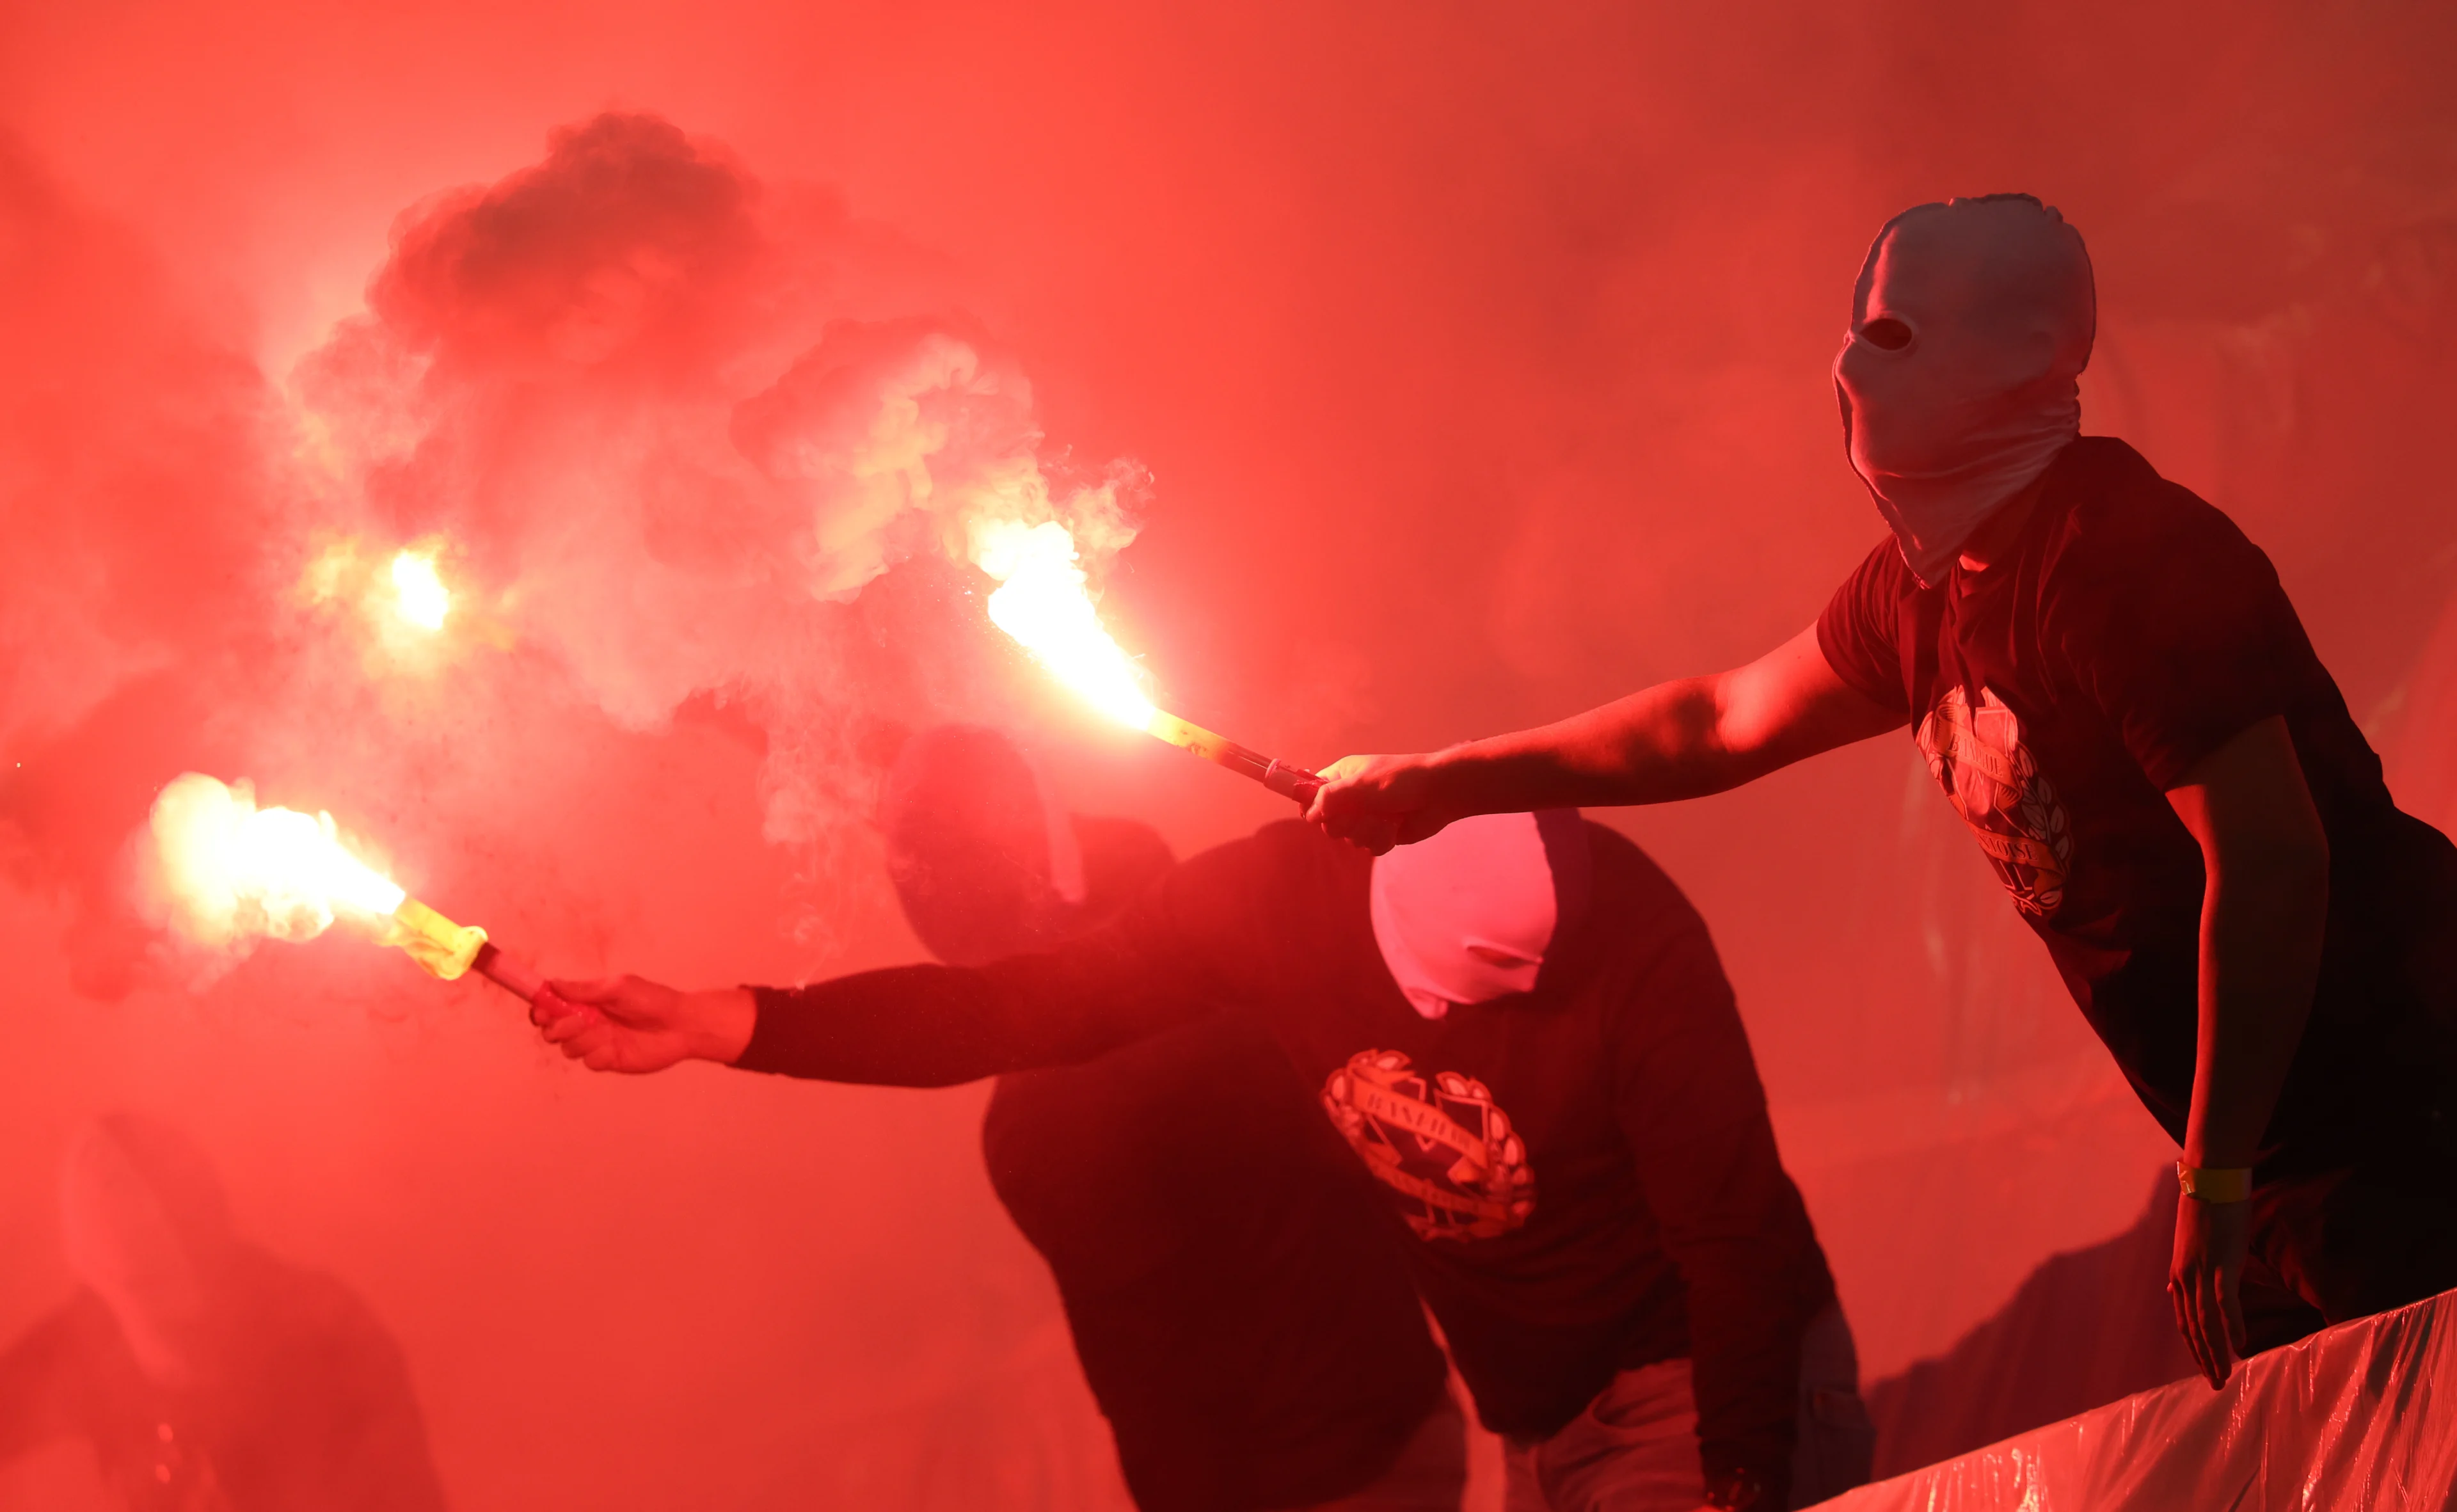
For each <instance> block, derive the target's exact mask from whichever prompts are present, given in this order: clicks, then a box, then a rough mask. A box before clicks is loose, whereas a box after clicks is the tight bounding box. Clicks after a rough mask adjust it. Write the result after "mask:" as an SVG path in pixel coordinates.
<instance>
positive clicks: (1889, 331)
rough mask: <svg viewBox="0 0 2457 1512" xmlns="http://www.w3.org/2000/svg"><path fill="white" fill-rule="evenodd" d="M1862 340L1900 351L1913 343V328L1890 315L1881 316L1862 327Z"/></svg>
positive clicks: (1887, 349)
mask: <svg viewBox="0 0 2457 1512" xmlns="http://www.w3.org/2000/svg"><path fill="white" fill-rule="evenodd" d="M1860 340H1862V341H1864V342H1868V343H1869V345H1870V346H1875V347H1881V348H1883V349H1884V350H1886V351H1889V352H1899V351H1901V350H1902V349H1903V348H1904V347H1906V346H1909V345H1910V344H1911V328H1910V326H1908V325H1905V324H1904V323H1903V322H1902V321H1897V320H1895V319H1893V318H1892V317H1890V316H1885V317H1880V318H1879V319H1877V320H1873V321H1869V323H1868V324H1866V325H1863V326H1861V327H1860Z"/></svg>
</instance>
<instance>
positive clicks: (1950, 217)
mask: <svg viewBox="0 0 2457 1512" xmlns="http://www.w3.org/2000/svg"><path fill="white" fill-rule="evenodd" d="M2097 324H2098V304H2097V297H2096V292H2095V290H2094V289H2093V287H2092V283H2091V271H2090V254H2089V252H2088V251H2087V250H2086V249H2085V248H2084V247H2083V246H2082V240H2081V234H2080V233H2079V232H2077V231H2075V230H2074V228H2073V227H2071V226H2069V225H2067V224H2065V222H2064V217H2061V216H2059V215H2057V214H2056V212H2055V211H2054V210H2053V209H2051V208H2049V207H2048V206H2045V205H2042V204H2040V203H2039V202H2038V201H2037V200H2036V199H2034V198H2032V197H2030V196H2028V195H1987V196H1983V197H1979V198H1976V199H1951V200H1948V201H1947V202H1946V203H1944V204H1941V205H1918V206H1915V207H1913V208H1911V209H1910V210H1906V211H1904V212H1903V213H1902V214H1901V215H1899V216H1896V217H1894V218H1893V219H1891V220H1889V221H1888V222H1886V226H1885V229H1884V230H1882V231H1880V232H1878V233H1877V239H1876V241H1875V243H1874V244H1873V245H1871V246H1870V247H1869V259H1868V261H1867V262H1866V263H1865V264H1863V265H1862V267H1861V269H1860V283H1859V287H1858V288H1857V289H1856V290H1855V291H1854V292H1853V294H1852V298H1851V332H1850V335H1849V336H1848V337H1847V338H1846V339H1845V341H1844V342H1843V350H1842V352H1841V353H1840V354H1839V355H1837V356H1836V358H1835V359H1834V388H1835V392H1836V394H1837V396H1838V397H1839V398H1840V399H1841V400H1842V404H1843V433H1844V443H1845V445H1846V447H1847V449H1848V452H1849V454H1850V458H1851V467H1852V470H1853V471H1855V472H1857V473H1859V475H1860V480H1861V481H1862V482H1863V483H1866V484H1867V485H1868V486H1869V492H1870V493H1871V494H1873V495H1875V496H1876V501H1877V508H1878V511H1879V512H1880V513H1882V514H1884V515H1885V517H1886V523H1887V524H1888V525H1889V526H1891V527H1892V528H1893V531H1894V538H1895V539H1896V540H1897V541H1899V542H1900V543H1901V544H1902V549H1903V560H1904V561H1906V562H1908V563H1909V564H1910V570H1911V571H1912V572H1913V573H1915V574H1917V576H1918V577H1919V580H1920V581H1921V582H1922V583H1924V584H1927V585H1929V586H1931V587H1934V586H1935V585H1936V584H1937V583H1939V582H1941V581H1942V580H1943V579H1944V576H1945V573H1946V570H1947V569H1949V568H1950V567H1951V566H1952V564H1953V560H1954V557H1955V556H1956V555H1957V554H1958V553H1959V552H1960V551H1961V549H1962V547H1963V545H1964V543H1966V542H1968V541H1969V540H1970V539H1971V537H1972V533H1973V532H1974V531H1976V530H1977V529H1978V528H1979V527H1980V525H1981V523H1982V522H1984V521H1985V520H1986V519H1987V518H1988V517H1989V516H1990V515H1991V514H1993V513H1994V512H1995V511H1996V510H1997V509H1998V508H2000V507H2003V506H2004V505H2005V504H2007V503H2008V502H2010V501H2011V500H2013V498H2014V497H2015V496H2016V495H2018V494H2020V493H2021V491H2022V490H2023V489H2024V488H2026V487H2030V486H2031V484H2033V483H2034V482H2035V481H2036V480H2037V479H2038V476H2039V474H2041V473H2042V472H2045V471H2046V470H2047V467H2048V464H2049V463H2051V462H2053V461H2054V460H2055V455H2056V453H2057V452H2059V451H2061V450H2063V449H2064V447H2065V444H2066V443H2068V442H2070V441H2072V440H2073V439H2074V437H2075V435H2077V434H2079V433H2080V430H2081V398H2080V395H2079V392H2078V389H2077V386H2076V384H2075V379H2077V378H2079V377H2080V376H2081V370H2082V369H2083V367H2085V366H2087V365H2088V364H2089V362H2090V348H2091V342H2092V339H2093V337H2094V336H2095V334H2096V329H2097Z"/></svg>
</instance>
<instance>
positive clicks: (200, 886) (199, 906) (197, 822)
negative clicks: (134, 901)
mask: <svg viewBox="0 0 2457 1512" xmlns="http://www.w3.org/2000/svg"><path fill="white" fill-rule="evenodd" d="M146 828H147V833H148V834H149V835H150V837H151V838H152V839H153V842H154V862H155V865H154V872H153V875H154V879H155V883H156V886H157V901H158V902H159V904H160V905H161V912H162V915H163V922H166V923H168V924H169V925H170V926H171V927H172V928H173V929H175V930H177V931H178V932H179V933H180V934H181V935H183V936H185V937H186V938H187V939H189V940H192V941H194V942H196V943H197V944H200V945H204V946H207V947H209V948H212V949H216V950H227V951H233V952H235V953H239V954H244V953H245V952H246V951H248V950H250V949H253V948H254V947H255V944H256V942H258V940H262V939H266V938H271V939H274V940H292V941H299V940H313V939H315V938H316V937H317V936H318V935H320V934H322V933H323V932H324V931H325V930H327V929H329V928H331V927H332V925H333V922H334V920H335V919H337V918H344V917H346V918H350V919H355V920H357V921H359V922H361V923H363V924H366V925H369V926H371V927H373V928H374V930H375V931H376V938H377V940H378V942H380V943H382V944H387V945H399V946H400V947H401V948H402V949H403V950H405V951H407V952H408V953H409V955H410V958H411V959H412V960H414V961H416V962H417V963H419V964H420V965H422V966H423V967H425V968H426V970H427V971H428V972H430V973H432V974H433V975H435V976H438V977H441V978H443V979H444V981H446V982H449V981H451V980H452V979H453V978H455V977H458V976H460V975H461V974H462V973H463V972H465V971H466V970H468V969H469V966H470V963H472V962H473V961H475V960H476V959H477V957H478V954H479V951H480V950H481V948H482V947H484V946H485V942H486V932H485V930H483V929H478V928H474V927H464V926H462V925H459V924H455V923H453V922H451V921H450V920H448V919H446V918H444V916H443V915H442V914H439V913H437V912H436V911H435V910H434V909H432V908H429V907H427V906H426V905H425V904H424V903H422V902H420V901H418V900H417V899H415V898H412V897H410V896H409V895H408V894H407V893H406V892H404V891H403V890H402V888H401V885H400V884H399V883H397V882H395V881H394V880H392V879H391V878H389V877H386V876H385V875H384V874H383V873H382V872H381V871H378V870H377V869H376V868H375V867H373V866H370V865H368V864H367V863H366V862H365V861H362V860H360V859H359V858H358V857H356V856H353V855H352V854H350V851H349V848H348V847H346V846H344V845H343V844H342V843H341V831H340V830H339V828H338V827H337V826H335V824H334V823H333V816H331V815H330V814H325V813H318V814H316V815H314V816H312V817H311V816H308V815H305V814H301V813H299V811H297V810H296V809H285V808H268V809H259V808H258V807H257V806H256V791H255V789H254V788H253V787H251V786H250V785H249V784H248V783H247V782H246V781H245V780H243V779H242V780H240V781H238V782H235V783H231V784H228V785H224V784H223V783H221V782H220V781H217V779H215V778H213V777H207V776H205V775H204V774H203V773H201V772H186V773H182V774H180V775H179V776H178V777H175V778H173V779H172V781H171V782H170V783H169V784H168V785H167V786H165V787H164V788H163V789H162V792H161V794H160V795H159V796H158V797H155V800H154V812H153V815H152V817H151V818H149V819H148V821H147V825H146Z"/></svg>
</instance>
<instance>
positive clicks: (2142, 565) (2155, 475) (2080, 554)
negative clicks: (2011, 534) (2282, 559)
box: [2049, 436, 2265, 575]
mask: <svg viewBox="0 0 2457 1512" xmlns="http://www.w3.org/2000/svg"><path fill="white" fill-rule="evenodd" d="M2049 487H2050V489H2051V490H2052V497H2054V499H2055V501H2056V502H2057V503H2059V504H2061V505H2062V512H2061V515H2060V516H2059V518H2058V519H2057V522H2056V528H2055V530H2054V537H2053V539H2052V540H2051V541H2050V543H2049V566H2050V568H2051V570H2075V569H2083V570H2092V571H2116V572H2121V573H2124V574H2126V575H2131V574H2134V573H2157V572H2163V571H2166V570H2171V569H2172V568H2173V566H2174V565H2175V563H2176V562H2177V561H2178V559H2179V558H2189V559H2192V560H2193V561H2194V563H2195V565H2196V566H2197V567H2206V566H2209V565H2212V564H2211V563H2210V562H2209V560H2208V559H2209V558H2212V557H2214V556H2215V557H2220V558H2223V557H2226V556H2231V555H2240V556H2244V557H2245V558H2246V559H2247V560H2249V558H2251V557H2257V556H2259V555H2260V550H2259V548H2257V547H2255V546H2254V545H2253V544H2252V542H2251V540H2250V538H2248V537H2247V536H2246V535H2245V534H2244V533H2243V530H2242V529H2241V528H2240V527H2238V526H2237V525H2236V523H2235V521H2233V520H2232V519H2230V518H2228V517H2227V514H2226V511H2224V510H2222V509H2220V507H2218V506H2216V505H2214V504H2211V503H2210V502H2209V501H2208V500H2206V499H2203V498H2202V497H2201V496H2200V495H2199V494H2197V493H2195V492H2194V491H2193V490H2192V489H2190V488H2188V487H2184V486H2183V485H2182V484H2180V483H2177V482H2175V481H2174V480H2173V479H2170V478H2167V477H2164V476H2162V475H2161V474H2160V473H2159V472H2158V468H2156V467H2154V466H2151V464H2150V461H2149V459H2148V458H2146V457H2144V456H2142V455H2141V453H2140V452H2138V451H2136V450H2135V449H2134V448H2133V447H2132V446H2130V445H2126V444H2125V443H2124V442H2122V441H2119V440H2117V439H2116V438H2115V437H2114V436H2083V437H2081V438H2079V439H2078V440H2076V441H2075V442H2074V443H2073V445H2070V446H2069V447H2067V448H2066V450H2065V452H2064V454H2063V455H2061V456H2059V457H2058V458H2057V459H2056V462H2055V465H2054V475H2053V476H2051V477H2050V479H2049ZM2263 560H2265V558H2263Z"/></svg>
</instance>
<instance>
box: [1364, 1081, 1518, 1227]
mask: <svg viewBox="0 0 2457 1512" xmlns="http://www.w3.org/2000/svg"><path fill="white" fill-rule="evenodd" d="M1322 1104H1323V1107H1324V1108H1326V1109H1328V1110H1329V1111H1330V1113H1331V1121H1332V1123H1333V1124H1335V1125H1337V1126H1338V1128H1339V1131H1340V1132H1341V1133H1342V1134H1345V1135H1346V1136H1348V1142H1349V1143H1350V1144H1351V1145H1352V1146H1354V1147H1355V1148H1356V1152H1357V1153H1358V1154H1359V1155H1362V1156H1363V1157H1365V1169H1366V1170H1370V1171H1372V1172H1373V1175H1374V1179H1376V1180H1378V1181H1380V1182H1381V1183H1382V1184H1383V1185H1384V1186H1386V1187H1389V1188H1390V1189H1391V1190H1392V1191H1394V1192H1396V1193H1397V1194H1398V1196H1399V1199H1400V1203H1399V1205H1400V1211H1401V1212H1402V1213H1403V1215H1404V1216H1405V1217H1406V1218H1407V1220H1408V1226H1409V1227H1410V1228H1412V1229H1414V1230H1415V1231H1416V1236H1417V1237H1418V1238H1420V1239H1490V1238H1493V1237H1494V1236H1496V1235H1497V1234H1503V1233H1508V1232H1510V1231H1511V1230H1513V1229H1517V1228H1519V1227H1521V1226H1523V1225H1524V1224H1525V1223H1526V1222H1527V1218H1528V1215H1529V1214H1530V1213H1533V1212H1535V1211H1536V1172H1535V1171H1533V1170H1530V1169H1528V1165H1527V1146H1526V1144H1525V1143H1524V1142H1523V1141H1522V1140H1520V1139H1519V1137H1518V1134H1517V1133H1516V1132H1515V1131H1514V1130H1513V1129H1511V1127H1510V1115H1509V1114H1507V1113H1505V1112H1503V1111H1502V1110H1501V1109H1500V1108H1496V1107H1495V1106H1494V1104H1493V1093H1492V1092H1490V1091H1489V1090H1487V1089H1486V1087H1485V1085H1484V1084H1483V1083H1482V1082H1479V1081H1477V1080H1476V1079H1475V1078H1474V1077H1469V1076H1461V1075H1459V1074H1458V1073H1457V1072H1456V1071H1441V1072H1437V1073H1435V1074H1433V1075H1430V1076H1429V1075H1427V1074H1426V1073H1425V1072H1423V1071H1419V1070H1416V1069H1414V1067H1411V1066H1410V1065H1409V1063H1408V1057H1406V1056H1405V1055H1402V1054H1400V1053H1399V1052H1398V1051H1396V1050H1361V1051H1359V1052H1357V1053H1356V1054H1354V1055H1352V1056H1350V1057H1349V1058H1348V1064H1347V1065H1346V1066H1343V1067H1340V1068H1339V1069H1337V1070H1335V1071H1333V1072H1332V1073H1331V1077H1330V1079H1329V1080H1328V1081H1326V1082H1324V1083H1323V1087H1322Z"/></svg>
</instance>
